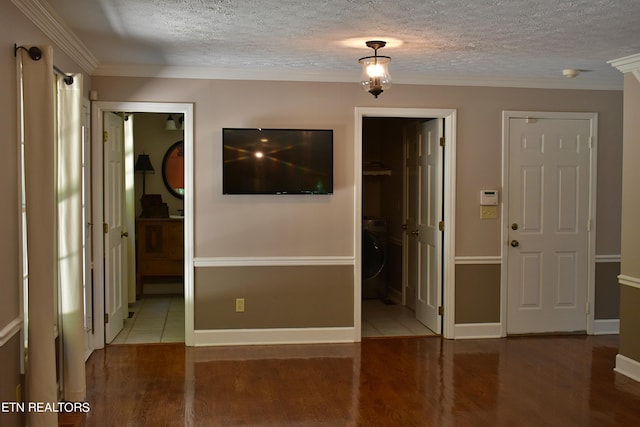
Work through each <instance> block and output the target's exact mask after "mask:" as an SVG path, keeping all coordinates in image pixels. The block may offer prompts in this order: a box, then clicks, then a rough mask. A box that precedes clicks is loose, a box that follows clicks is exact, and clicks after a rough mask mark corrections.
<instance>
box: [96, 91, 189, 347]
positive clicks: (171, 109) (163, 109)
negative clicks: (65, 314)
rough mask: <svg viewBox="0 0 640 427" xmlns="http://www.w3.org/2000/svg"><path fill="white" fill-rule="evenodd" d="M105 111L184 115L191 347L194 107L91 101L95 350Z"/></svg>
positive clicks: (99, 331) (99, 323) (101, 298)
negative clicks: (103, 118)
mask: <svg viewBox="0 0 640 427" xmlns="http://www.w3.org/2000/svg"><path fill="white" fill-rule="evenodd" d="M106 112H116V113H167V114H183V115H184V138H183V140H184V162H185V168H184V180H185V181H184V186H185V194H184V199H183V200H184V302H185V319H184V320H185V322H184V323H185V324H184V327H185V344H186V345H187V346H193V345H194V343H193V329H194V319H193V299H194V285H193V275H194V271H193V255H194V254H193V226H194V224H193V223H194V219H193V218H194V217H193V208H194V203H193V200H194V194H193V188H194V187H193V182H194V181H193V163H194V157H193V145H194V141H193V134H194V132H193V104H191V103H167V102H165V103H163V102H118V101H94V102H92V105H91V134H92V138H91V144H92V163H91V167H92V174H93V176H92V178H93V180H92V181H93V182H92V193H93V201H92V211H93V224H94V227H93V259H94V269H93V274H94V294H93V302H94V305H93V306H94V309H95V313H94V338H95V340H94V346H95V347H94V348H96V349H99V348H104V346H105V339H104V332H105V327H104V321H103V320H102V315H101V314H99V313H100V310H102V313H104V306H105V305H104V304H105V294H104V271H105V266H104V240H105V239H104V233H103V229H102V224H104V215H103V208H104V195H103V147H102V140H103V132H104V129H103V120H102V116H103V114H104V113H106Z"/></svg>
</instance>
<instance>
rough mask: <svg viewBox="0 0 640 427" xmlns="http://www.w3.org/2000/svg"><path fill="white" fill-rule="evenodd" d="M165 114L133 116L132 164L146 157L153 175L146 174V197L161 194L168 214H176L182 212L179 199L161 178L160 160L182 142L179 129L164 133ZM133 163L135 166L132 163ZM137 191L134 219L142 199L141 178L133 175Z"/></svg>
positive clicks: (181, 203) (138, 213)
mask: <svg viewBox="0 0 640 427" xmlns="http://www.w3.org/2000/svg"><path fill="white" fill-rule="evenodd" d="M167 117H168V114H161V113H136V114H134V117H133V138H134V149H133V151H134V156H133V161H134V162H135V161H136V159H137V158H138V155H139V154H142V153H146V154H148V155H149V159H150V160H151V164H152V165H153V168H154V169H155V173H152V174H147V175H146V189H147V194H160V195H161V196H162V201H163V202H165V203H166V204H167V205H168V207H169V214H171V215H178V210H181V209H183V206H184V203H183V200H182V199H179V198H177V197H175V196H174V195H173V194H171V193H170V192H169V190H167V187H166V186H165V185H164V181H163V179H162V160H163V159H164V155H165V153H166V152H167V150H168V149H169V147H171V146H172V145H173V144H174V143H176V142H178V141H181V140H182V139H183V132H182V131H181V130H165V124H166V122H167ZM134 164H135V163H134ZM135 188H136V196H135V202H136V216H140V213H141V210H142V208H141V206H140V197H141V196H142V175H141V174H140V173H139V172H138V173H136V174H135Z"/></svg>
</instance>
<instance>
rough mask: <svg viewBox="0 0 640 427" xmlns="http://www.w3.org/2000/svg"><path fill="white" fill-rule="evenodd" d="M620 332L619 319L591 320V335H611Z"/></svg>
mask: <svg viewBox="0 0 640 427" xmlns="http://www.w3.org/2000/svg"><path fill="white" fill-rule="evenodd" d="M619 333H620V319H596V320H594V322H593V335H612V334H619Z"/></svg>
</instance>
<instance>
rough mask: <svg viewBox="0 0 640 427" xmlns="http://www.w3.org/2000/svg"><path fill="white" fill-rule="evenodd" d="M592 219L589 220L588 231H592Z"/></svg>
mask: <svg viewBox="0 0 640 427" xmlns="http://www.w3.org/2000/svg"><path fill="white" fill-rule="evenodd" d="M591 226H592V224H591V220H587V231H591Z"/></svg>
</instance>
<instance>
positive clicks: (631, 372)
mask: <svg viewBox="0 0 640 427" xmlns="http://www.w3.org/2000/svg"><path fill="white" fill-rule="evenodd" d="M613 370H614V371H616V372H617V373H619V374H622V375H624V376H627V377H629V378H631V379H633V380H635V381H640V362H638V361H637V360H633V359H630V358H628V357H626V356H623V355H621V354H618V355H616V367H615V368H613Z"/></svg>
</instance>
